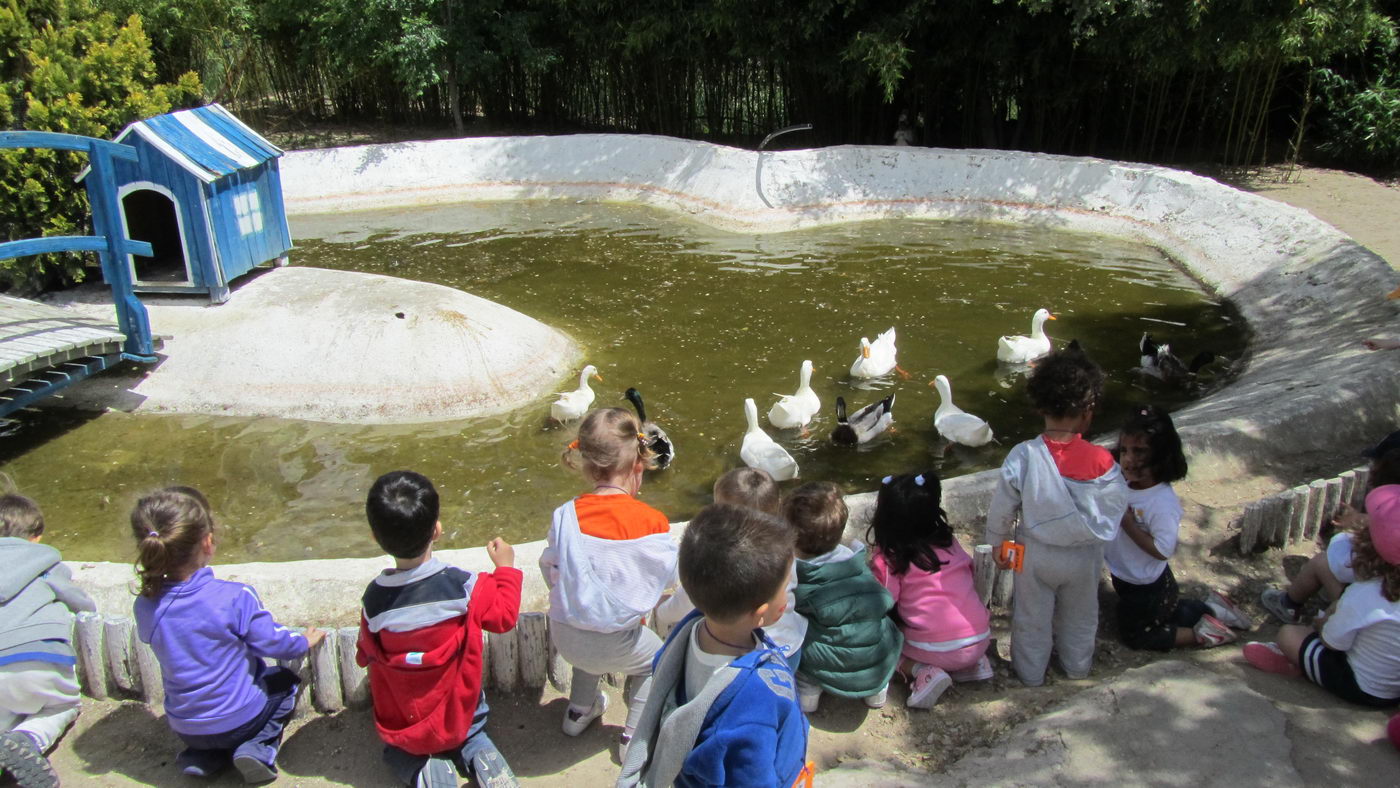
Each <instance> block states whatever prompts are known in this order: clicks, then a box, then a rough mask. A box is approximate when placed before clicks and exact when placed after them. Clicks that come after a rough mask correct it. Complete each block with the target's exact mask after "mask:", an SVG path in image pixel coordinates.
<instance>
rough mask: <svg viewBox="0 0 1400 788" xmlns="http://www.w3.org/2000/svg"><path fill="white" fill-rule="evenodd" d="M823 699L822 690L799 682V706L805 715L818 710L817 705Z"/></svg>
mask: <svg viewBox="0 0 1400 788" xmlns="http://www.w3.org/2000/svg"><path fill="white" fill-rule="evenodd" d="M821 699H822V688H821V687H814V686H811V685H809V684H803V683H802V682H800V681H799V682H797V705H798V706H800V707H802V713H803V714H811V713H812V712H814V711H816V710H817V704H818V703H820V702H821Z"/></svg>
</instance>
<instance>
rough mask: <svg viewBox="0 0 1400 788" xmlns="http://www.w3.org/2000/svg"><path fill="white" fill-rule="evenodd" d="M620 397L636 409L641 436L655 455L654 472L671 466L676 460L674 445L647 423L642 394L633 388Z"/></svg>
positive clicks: (657, 428) (661, 432)
mask: <svg viewBox="0 0 1400 788" xmlns="http://www.w3.org/2000/svg"><path fill="white" fill-rule="evenodd" d="M622 397H623V399H625V400H627V401H628V402H630V403H632V407H633V408H636V409H637V421H640V422H641V423H642V434H643V435H645V436H646V438H645V440H646V444H647V448H648V449H651V453H652V454H654V455H656V470H658V471H664V470H666V469H667V468H669V467H670V466H671V461H672V460H674V459H675V458H676V445H675V444H674V443H672V442H671V436H669V435H667V434H666V431H665V430H663V429H661V428H660V427H658V426H657V425H656V422H654V421H647V411H646V406H645V405H643V404H642V392H640V391H637V389H635V388H629V389H627V391H626V392H624V393H623V395H622Z"/></svg>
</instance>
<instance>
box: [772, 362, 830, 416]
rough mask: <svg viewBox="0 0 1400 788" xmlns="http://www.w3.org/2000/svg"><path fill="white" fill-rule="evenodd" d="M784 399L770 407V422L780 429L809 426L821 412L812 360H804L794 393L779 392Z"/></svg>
mask: <svg viewBox="0 0 1400 788" xmlns="http://www.w3.org/2000/svg"><path fill="white" fill-rule="evenodd" d="M778 396H779V397H782V399H780V400H778V401H777V402H775V403H773V407H771V408H769V409H768V423H769V424H772V425H773V426H774V427H777V428H778V429H780V430H791V429H797V428H799V427H800V428H802V429H804V430H805V429H806V428H807V422H809V421H811V420H812V418H813V417H814V416H816V415H817V413H819V412H821V409H822V401H821V399H820V398H819V397H818V396H817V392H815V391H813V390H812V362H810V361H803V362H802V371H801V372H799V373H798V379H797V391H796V392H795V393H792V394H787V395H784V394H779V395H778Z"/></svg>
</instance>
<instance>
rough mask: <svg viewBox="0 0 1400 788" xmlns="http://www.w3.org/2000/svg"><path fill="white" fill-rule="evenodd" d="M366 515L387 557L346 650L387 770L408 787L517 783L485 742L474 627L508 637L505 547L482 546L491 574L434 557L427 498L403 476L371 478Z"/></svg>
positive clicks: (513, 588) (512, 574)
mask: <svg viewBox="0 0 1400 788" xmlns="http://www.w3.org/2000/svg"><path fill="white" fill-rule="evenodd" d="M365 514H366V516H367V517H368V518H369V525H370V530H372V531H373V532H374V539H375V541H376V542H378V543H379V546H380V547H382V548H383V549H384V551H385V552H387V553H388V554H389V555H391V556H393V558H394V568H393V569H386V570H384V571H383V572H382V573H381V574H380V575H379V576H378V577H376V578H375V579H374V582H372V583H370V584H369V588H368V589H366V590H365V595H364V597H363V600H362V601H363V604H364V608H363V611H362V614H361V617H360V641H359V648H358V653H357V654H356V661H357V662H359V664H360V665H362V666H365V667H368V668H369V684H370V693H371V695H372V696H373V698H374V727H375V728H376V729H377V730H378V731H379V737H380V738H381V739H383V740H384V744H385V747H384V760H385V762H386V763H387V764H388V765H389V768H390V769H391V770H393V772H394V775H395V776H396V777H398V778H399V780H401V781H402V782H403V783H404V784H406V785H416V786H428V787H430V788H436V786H454V787H455V786H456V785H457V775H458V774H461V775H462V776H471V777H474V778H475V780H476V783H477V784H478V785H485V786H492V788H498V787H502V786H513V785H516V781H515V775H514V774H512V773H511V770H510V766H509V765H507V764H506V759H505V757H504V756H502V755H501V753H500V751H499V750H497V749H496V745H495V744H494V743H493V742H492V741H491V738H490V737H489V736H487V735H486V714H487V711H488V709H487V705H486V695H485V694H484V693H483V692H482V690H481V647H482V635H481V631H482V630H483V629H484V630H486V631H487V632H509V631H510V630H511V628H512V627H514V626H515V622H516V619H517V617H518V616H519V615H520V583H521V579H522V576H521V574H520V570H519V569H516V568H515V567H514V566H513V565H512V564H513V563H514V562H515V550H514V549H512V548H511V546H510V545H508V544H506V543H505V542H504V541H502V540H501V539H492V540H491V542H490V543H489V544H487V545H486V553H487V555H488V556H490V558H491V562H492V563H493V564H495V565H496V571H495V572H491V573H485V572H475V573H474V572H468V571H465V570H462V569H458V568H457V567H455V566H448V565H447V564H444V563H442V562H441V561H439V560H437V559H435V558H433V542H435V541H436V540H437V538H438V537H439V536H441V535H442V524H441V523H440V522H438V495H437V490H435V489H434V488H433V483H432V482H431V481H429V480H428V479H427V477H425V476H423V475H421V474H417V473H414V472H412V471H394V472H392V473H386V474H385V475H383V476H381V477H379V479H378V480H376V481H375V483H374V486H373V487H371V488H370V491H369V498H368V500H367V501H366V502H365ZM454 767H455V768H454Z"/></svg>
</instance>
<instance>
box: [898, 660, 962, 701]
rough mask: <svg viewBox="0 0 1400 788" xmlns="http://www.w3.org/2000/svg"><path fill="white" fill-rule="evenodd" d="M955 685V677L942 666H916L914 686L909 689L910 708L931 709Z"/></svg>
mask: <svg viewBox="0 0 1400 788" xmlns="http://www.w3.org/2000/svg"><path fill="white" fill-rule="evenodd" d="M951 686H953V677H952V676H949V675H948V673H947V672H946V671H944V670H943V669H942V668H935V667H934V666H932V665H920V666H918V667H916V668H914V686H913V687H911V688H910V690H909V704H908V705H909V708H911V709H931V708H933V704H935V703H937V702H938V699H939V698H940V697H942V696H943V693H944V692H945V691H946V690H947V689H948V688H949V687H951Z"/></svg>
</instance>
